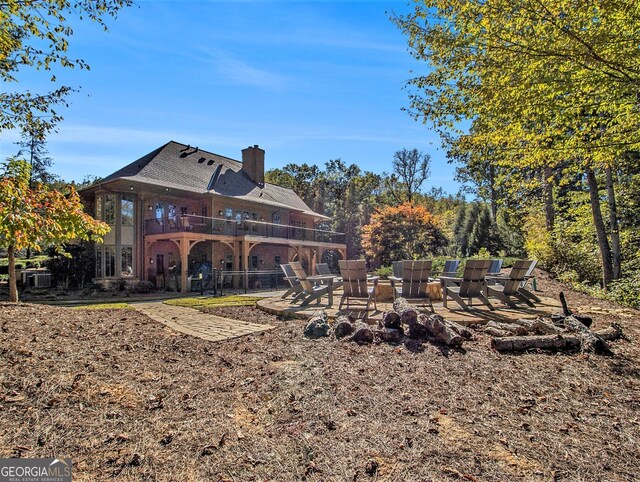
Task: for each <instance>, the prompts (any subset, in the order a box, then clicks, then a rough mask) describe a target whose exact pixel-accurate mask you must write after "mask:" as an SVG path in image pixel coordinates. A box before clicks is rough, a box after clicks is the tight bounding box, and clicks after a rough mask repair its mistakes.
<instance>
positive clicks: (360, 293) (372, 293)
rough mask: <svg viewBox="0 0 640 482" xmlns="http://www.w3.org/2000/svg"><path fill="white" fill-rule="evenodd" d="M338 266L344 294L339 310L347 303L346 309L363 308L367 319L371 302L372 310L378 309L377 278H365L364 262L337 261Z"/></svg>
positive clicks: (365, 268)
mask: <svg viewBox="0 0 640 482" xmlns="http://www.w3.org/2000/svg"><path fill="white" fill-rule="evenodd" d="M338 265H339V266H340V274H341V275H342V282H343V285H342V288H343V290H344V293H343V294H342V298H341V299H340V306H339V307H338V309H339V310H341V309H342V306H343V304H344V303H345V301H346V303H347V308H349V307H350V306H352V305H353V306H356V307H359V308H362V307H363V306H364V311H365V316H364V319H367V316H368V312H369V311H370V309H369V306H370V305H371V302H372V301H373V306H374V309H376V310H377V309H378V305H377V304H376V286H377V285H378V279H379V278H378V277H377V276H376V277H371V278H368V277H367V264H366V261H364V260H338ZM358 302H359V304H358Z"/></svg>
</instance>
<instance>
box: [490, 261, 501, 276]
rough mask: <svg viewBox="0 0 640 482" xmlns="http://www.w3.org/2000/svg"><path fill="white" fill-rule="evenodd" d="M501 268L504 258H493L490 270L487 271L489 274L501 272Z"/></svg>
mask: <svg viewBox="0 0 640 482" xmlns="http://www.w3.org/2000/svg"><path fill="white" fill-rule="evenodd" d="M501 269H502V260H501V259H492V260H491V266H489V271H487V274H488V275H495V274H500V270H501Z"/></svg>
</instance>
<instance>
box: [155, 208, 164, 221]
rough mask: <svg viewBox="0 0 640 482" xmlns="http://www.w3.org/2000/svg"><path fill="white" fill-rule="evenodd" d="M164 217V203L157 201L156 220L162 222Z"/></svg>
mask: <svg viewBox="0 0 640 482" xmlns="http://www.w3.org/2000/svg"><path fill="white" fill-rule="evenodd" d="M163 219H164V204H162V203H156V221H158V222H160V223H161V222H162V220H163Z"/></svg>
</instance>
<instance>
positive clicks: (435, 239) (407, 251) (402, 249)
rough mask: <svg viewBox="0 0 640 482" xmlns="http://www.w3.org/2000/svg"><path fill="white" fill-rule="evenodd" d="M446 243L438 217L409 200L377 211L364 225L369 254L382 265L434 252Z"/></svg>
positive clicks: (365, 247)
mask: <svg viewBox="0 0 640 482" xmlns="http://www.w3.org/2000/svg"><path fill="white" fill-rule="evenodd" d="M446 244H447V240H446V238H445V237H444V234H443V233H442V231H441V230H440V228H439V227H438V219H437V217H436V216H434V215H433V214H432V213H431V212H430V211H429V210H428V209H427V208H425V207H424V206H420V205H415V204H412V203H408V202H405V203H402V204H400V205H399V206H385V207H383V208H380V209H378V210H376V212H375V213H374V214H373V215H372V216H371V222H370V223H369V224H368V225H366V226H364V227H363V236H362V246H363V247H364V249H365V253H366V255H367V256H368V257H370V258H373V259H374V260H375V261H377V262H378V263H380V264H381V265H383V266H388V265H390V264H391V261H399V260H402V259H419V258H424V257H426V256H429V255H433V254H435V253H436V251H437V250H438V249H439V248H441V247H443V246H445V245H446Z"/></svg>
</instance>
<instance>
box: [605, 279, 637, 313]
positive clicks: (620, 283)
mask: <svg viewBox="0 0 640 482" xmlns="http://www.w3.org/2000/svg"><path fill="white" fill-rule="evenodd" d="M608 298H609V299H611V300H612V301H615V302H617V303H620V304H622V305H627V306H631V307H633V308H640V271H636V272H634V273H633V274H632V275H630V276H627V277H625V278H622V279H619V280H616V281H614V282H612V283H611V285H610V286H609V293H608Z"/></svg>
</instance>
